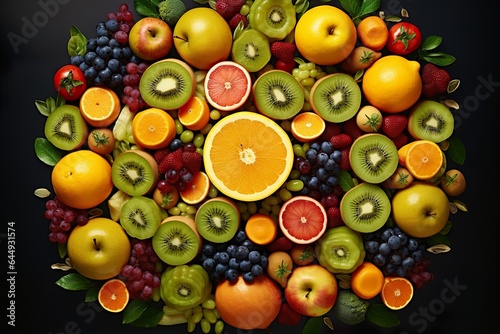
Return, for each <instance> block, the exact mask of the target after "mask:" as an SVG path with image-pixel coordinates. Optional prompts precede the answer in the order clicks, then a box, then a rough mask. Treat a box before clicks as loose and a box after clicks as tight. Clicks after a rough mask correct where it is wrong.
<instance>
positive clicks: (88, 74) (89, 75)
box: [83, 67, 97, 81]
mask: <svg viewBox="0 0 500 334" xmlns="http://www.w3.org/2000/svg"><path fill="white" fill-rule="evenodd" d="M83 75H85V78H86V79H87V80H89V81H92V80H94V79H95V78H96V77H97V71H96V70H95V68H93V67H89V68H87V69H86V70H85V71H84V72H83Z"/></svg>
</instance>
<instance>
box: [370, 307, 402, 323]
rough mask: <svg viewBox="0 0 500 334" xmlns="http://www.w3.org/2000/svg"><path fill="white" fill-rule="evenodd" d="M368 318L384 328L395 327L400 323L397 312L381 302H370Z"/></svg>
mask: <svg viewBox="0 0 500 334" xmlns="http://www.w3.org/2000/svg"><path fill="white" fill-rule="evenodd" d="M366 319H368V320H369V321H370V322H371V323H373V324H375V325H377V326H379V327H383V328H389V327H395V326H397V325H399V324H400V321H399V317H398V315H397V314H396V312H394V311H392V310H391V309H389V308H388V307H387V306H385V305H384V304H380V303H375V304H370V305H369V306H368V311H367V312H366Z"/></svg>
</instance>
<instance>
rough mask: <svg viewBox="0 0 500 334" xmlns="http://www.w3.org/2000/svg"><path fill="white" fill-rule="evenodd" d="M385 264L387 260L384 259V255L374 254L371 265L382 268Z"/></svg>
mask: <svg viewBox="0 0 500 334" xmlns="http://www.w3.org/2000/svg"><path fill="white" fill-rule="evenodd" d="M386 262H387V259H386V258H385V256H384V255H382V254H380V253H379V254H376V255H375V256H374V257H373V263H374V264H375V265H376V266H377V267H382V266H384V265H385V264H386Z"/></svg>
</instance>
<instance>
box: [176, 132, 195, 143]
mask: <svg viewBox="0 0 500 334" xmlns="http://www.w3.org/2000/svg"><path fill="white" fill-rule="evenodd" d="M179 139H180V140H181V141H182V142H183V143H184V144H187V143H190V142H192V141H193V139H194V132H193V131H191V130H184V131H182V133H181V134H180V136H179Z"/></svg>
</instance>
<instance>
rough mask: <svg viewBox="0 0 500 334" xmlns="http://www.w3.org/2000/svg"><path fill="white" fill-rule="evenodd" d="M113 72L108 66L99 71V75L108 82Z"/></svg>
mask: <svg viewBox="0 0 500 334" xmlns="http://www.w3.org/2000/svg"><path fill="white" fill-rule="evenodd" d="M112 74H113V73H111V70H110V69H109V68H108V67H105V68H103V69H102V70H100V71H99V72H98V73H97V76H98V77H99V78H101V80H102V81H103V82H108V81H109V80H111V75H112Z"/></svg>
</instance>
